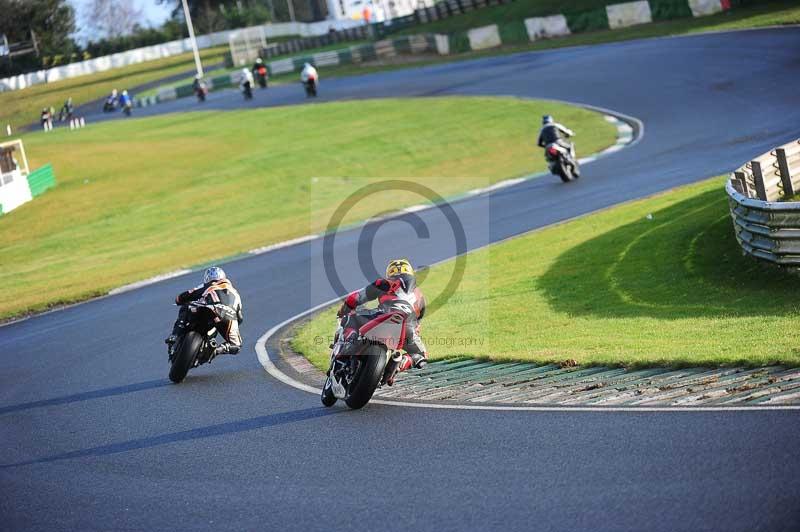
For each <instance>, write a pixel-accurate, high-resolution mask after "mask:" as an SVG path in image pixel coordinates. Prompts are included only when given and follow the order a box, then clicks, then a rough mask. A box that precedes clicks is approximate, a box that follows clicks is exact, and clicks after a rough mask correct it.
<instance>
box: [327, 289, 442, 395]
mask: <svg viewBox="0 0 800 532" xmlns="http://www.w3.org/2000/svg"><path fill="white" fill-rule="evenodd" d="M376 299H377V300H378V307H377V308H375V309H369V310H359V311H357V312H351V311H353V310H355V309H356V308H357V307H359V306H361V305H364V304H365V303H367V302H369V301H374V300H376ZM392 311H400V312H402V313H403V314H405V316H406V325H405V329H406V330H405V338H404V339H403V350H405V351H406V353H405V354H403V355H402V358H401V360H400V361H399V365H398V368H397V371H398V372H400V371H406V370H408V369H410V368H412V367H417V368H421V367H423V366H424V365H425V364H426V363H427V358H428V351H427V349H426V348H425V344H424V343H423V342H422V338H420V335H419V327H420V320H422V318H423V316H424V315H425V296H424V295H423V294H422V291H421V290H420V289H419V288H418V287H417V286H416V280H415V278H414V276H412V275H407V274H403V275H398V276H395V277H392V278H389V279H385V278H380V279H378V280H377V281H375V282H374V283H371V284H369V285H367V286H365V287H364V288H362V289H361V290H357V291H355V292H352V293H350V294H349V295H348V296H347V297H346V298H345V300H344V303H343V304H342V307H341V309H340V310H339V317H341V318H342V326H343V328H344V329H345V330H348V329H354V330H359V329H360V328H361V327H362V326H363V325H365V324H366V323H368V322H370V321H371V320H373V319H375V318H376V317H378V316H380V315H381V314H386V313H387V312H392ZM390 384H391V383H390Z"/></svg>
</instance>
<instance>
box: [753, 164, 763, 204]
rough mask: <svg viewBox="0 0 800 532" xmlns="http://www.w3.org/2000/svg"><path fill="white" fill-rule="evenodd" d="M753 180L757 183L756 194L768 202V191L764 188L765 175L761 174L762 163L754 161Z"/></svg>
mask: <svg viewBox="0 0 800 532" xmlns="http://www.w3.org/2000/svg"><path fill="white" fill-rule="evenodd" d="M750 164H751V165H752V167H753V180H754V181H755V182H756V194H757V195H758V199H760V200H761V201H767V189H766V187H764V174H763V173H762V172H761V163H760V162H758V161H752V162H751V163H750Z"/></svg>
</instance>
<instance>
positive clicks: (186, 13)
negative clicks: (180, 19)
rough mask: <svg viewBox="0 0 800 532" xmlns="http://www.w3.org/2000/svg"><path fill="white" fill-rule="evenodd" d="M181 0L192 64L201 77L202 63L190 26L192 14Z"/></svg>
mask: <svg viewBox="0 0 800 532" xmlns="http://www.w3.org/2000/svg"><path fill="white" fill-rule="evenodd" d="M181 1H182V2H183V16H184V18H186V27H187V28H189V42H190V43H191V44H192V52H194V64H195V66H196V67H197V75H198V76H200V77H201V78H202V77H203V63H201V62H200V52H198V51H197V39H195V38H194V26H192V15H190V14H189V6H188V4H187V3H186V0H181Z"/></svg>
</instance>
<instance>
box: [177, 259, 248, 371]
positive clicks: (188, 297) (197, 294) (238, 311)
mask: <svg viewBox="0 0 800 532" xmlns="http://www.w3.org/2000/svg"><path fill="white" fill-rule="evenodd" d="M199 299H204V300H205V301H207V302H209V303H211V302H213V303H221V304H222V305H224V306H225V307H227V309H228V310H229V312H227V313H225V315H222V316H219V315H218V318H219V320H218V322H217V323H216V328H217V331H219V334H221V335H222V336H223V337H224V338H225V342H223V343H222V344H220V345H218V346H217V348H216V350H215V352H214V354H215V355H225V354H230V355H235V354H237V353H238V352H239V349H240V348H241V347H242V336H241V335H240V334H239V325H240V324H241V323H242V320H243V319H244V314H243V313H242V299H241V297H239V292H237V291H236V289H235V288H234V287H233V283H231V281H230V280H229V279H228V278H227V276H226V275H225V272H224V271H223V269H222V268H219V267H217V266H214V267H211V268H209V269H207V270H206V271H205V273H204V274H203V284H201V285H200V286H196V287H194V288H191V289H189V290H186V291H185V292H181V293H180V294H178V297H176V298H175V304H177V305H180V307H181V308H180V310H179V311H178V319H177V320H176V321H175V325H174V326H173V327H172V334H171V335H170V336H169V338H167V339H166V340H165V342H166V343H167V344H168V345H169V344H173V343H175V341H176V340H177V338H178V336H179V335H180V334H181V332H182V330H183V327H184V324H185V323H186V322H187V321H188V319H189V308H188V307H187V305H188V304H189V303H190V302H192V301H197V300H199Z"/></svg>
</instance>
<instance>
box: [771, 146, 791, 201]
mask: <svg viewBox="0 0 800 532" xmlns="http://www.w3.org/2000/svg"><path fill="white" fill-rule="evenodd" d="M775 157H777V159H778V171H779V173H780V176H781V181H782V182H783V194H784V196H785V197H787V198H789V197H792V196H794V185H792V174H791V173H790V172H789V162H788V161H787V160H786V150H785V149H783V148H776V149H775Z"/></svg>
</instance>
